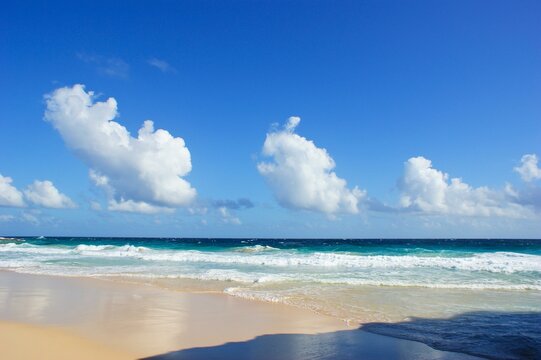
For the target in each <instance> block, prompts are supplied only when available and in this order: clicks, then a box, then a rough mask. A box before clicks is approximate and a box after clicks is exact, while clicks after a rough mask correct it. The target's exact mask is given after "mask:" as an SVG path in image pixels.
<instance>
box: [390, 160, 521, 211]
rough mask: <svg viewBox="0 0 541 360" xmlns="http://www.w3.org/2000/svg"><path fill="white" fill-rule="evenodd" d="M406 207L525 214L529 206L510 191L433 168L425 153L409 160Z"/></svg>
mask: <svg viewBox="0 0 541 360" xmlns="http://www.w3.org/2000/svg"><path fill="white" fill-rule="evenodd" d="M399 187H400V190H401V198H400V205H401V207H402V208H404V209H410V210H414V211H420V212H425V213H433V214H448V215H464V216H507V217H522V216H526V215H527V214H528V209H526V208H525V207H523V206H521V205H520V204H518V203H516V202H514V201H513V199H512V196H511V193H510V191H509V189H508V190H507V191H496V190H491V189H489V188H487V187H477V188H474V187H471V186H470V185H468V184H466V183H464V182H463V181H462V180H461V179H459V178H449V175H448V174H446V173H444V172H442V171H440V170H437V169H435V168H433V167H432V162H431V161H430V160H428V159H426V158H424V157H422V156H418V157H412V158H410V159H409V160H408V161H406V163H405V166H404V176H403V177H402V179H401V181H400V185H399Z"/></svg>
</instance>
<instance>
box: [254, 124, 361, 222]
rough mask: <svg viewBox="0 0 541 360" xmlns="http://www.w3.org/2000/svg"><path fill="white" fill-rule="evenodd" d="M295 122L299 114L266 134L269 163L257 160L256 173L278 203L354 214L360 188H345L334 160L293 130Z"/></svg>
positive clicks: (356, 209)
mask: <svg viewBox="0 0 541 360" xmlns="http://www.w3.org/2000/svg"><path fill="white" fill-rule="evenodd" d="M299 122H300V118H299V117H290V118H289V120H288V122H287V123H286V125H285V126H284V128H283V129H281V130H277V131H273V132H271V133H268V134H267V137H266V139H265V143H264V145H263V154H264V155H265V156H269V157H272V158H273V162H261V163H259V164H258V165H257V169H258V170H259V173H260V174H261V175H263V176H264V177H265V179H266V181H267V183H268V184H269V186H270V187H271V189H272V191H273V192H274V195H275V196H276V198H277V200H278V202H279V203H280V204H281V205H282V206H285V207H288V208H293V209H306V210H313V211H319V212H323V213H326V214H329V215H332V214H335V213H357V212H358V211H359V207H358V204H359V201H360V199H361V198H363V197H364V195H365V193H364V191H361V190H360V189H359V188H357V187H355V188H353V189H348V188H347V186H346V185H347V184H346V181H345V180H344V179H341V178H339V177H338V176H337V175H336V174H335V173H334V171H332V170H333V169H334V167H335V163H334V160H333V159H332V158H331V156H330V155H329V154H328V153H327V150H325V149H323V148H318V147H317V146H316V145H315V144H314V142H313V141H311V140H307V139H306V138H304V137H302V136H299V135H297V134H296V133H295V128H296V127H297V126H298V125H299Z"/></svg>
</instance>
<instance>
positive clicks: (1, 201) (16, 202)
mask: <svg viewBox="0 0 541 360" xmlns="http://www.w3.org/2000/svg"><path fill="white" fill-rule="evenodd" d="M12 182H13V180H12V179H11V178H10V177H7V176H2V174H0V206H14V207H23V206H25V203H24V199H23V193H22V192H20V191H19V190H17V188H16V187H15V186H13V185H11V183H12Z"/></svg>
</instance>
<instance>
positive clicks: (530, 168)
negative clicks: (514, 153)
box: [514, 154, 541, 182]
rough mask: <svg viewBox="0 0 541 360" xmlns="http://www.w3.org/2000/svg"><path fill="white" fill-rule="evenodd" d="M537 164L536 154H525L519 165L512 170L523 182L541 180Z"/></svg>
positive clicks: (540, 172)
mask: <svg viewBox="0 0 541 360" xmlns="http://www.w3.org/2000/svg"><path fill="white" fill-rule="evenodd" d="M537 162H538V159H537V155H536V154H526V155H524V156H522V159H520V163H521V165H520V166H517V167H515V168H514V170H515V171H516V172H518V173H519V174H520V177H521V178H522V180H524V181H528V182H529V181H533V180H537V179H541V169H540V168H539V167H538V166H537Z"/></svg>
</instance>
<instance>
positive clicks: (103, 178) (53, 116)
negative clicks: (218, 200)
mask: <svg viewBox="0 0 541 360" xmlns="http://www.w3.org/2000/svg"><path fill="white" fill-rule="evenodd" d="M45 99H46V102H47V110H46V112H45V119H46V120H48V121H50V122H51V124H52V125H53V126H54V127H55V128H56V129H57V130H58V132H59V133H60V135H61V136H62V138H63V139H64V142H65V143H66V144H67V146H68V147H70V148H71V149H72V150H73V151H74V152H75V154H76V155H77V156H78V157H79V158H80V159H82V160H83V161H84V162H85V163H86V164H87V165H88V166H89V167H90V177H91V179H92V180H93V181H94V182H95V183H96V185H98V186H101V187H102V188H104V189H106V190H107V193H108V195H109V196H110V200H111V201H110V203H109V209H110V210H115V211H137V212H143V213H152V212H157V211H161V208H163V207H178V206H185V205H188V204H190V203H191V202H192V200H193V199H194V198H195V196H196V191H195V189H194V188H193V187H192V186H191V185H190V183H189V182H188V181H186V180H185V179H183V178H182V177H183V176H186V175H187V174H188V173H189V172H190V171H191V169H192V163H191V157H190V152H189V150H188V148H187V147H186V145H185V143H184V140H183V139H182V138H180V137H173V136H172V135H171V134H170V133H169V132H168V131H166V130H162V129H158V130H154V124H153V122H152V121H150V120H146V121H145V122H144V124H143V126H142V127H141V129H139V132H138V136H137V137H133V136H131V135H130V133H129V132H128V130H127V129H126V128H125V127H124V126H122V125H121V124H119V123H118V122H116V121H113V120H114V119H115V118H116V117H117V115H118V113H117V102H116V100H115V99H114V98H109V99H107V100H106V101H102V102H94V93H93V92H92V91H89V92H86V91H85V89H84V85H74V86H73V87H63V88H59V89H56V90H55V91H54V92H53V93H51V94H49V95H46V96H45ZM157 209H160V210H157Z"/></svg>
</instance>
